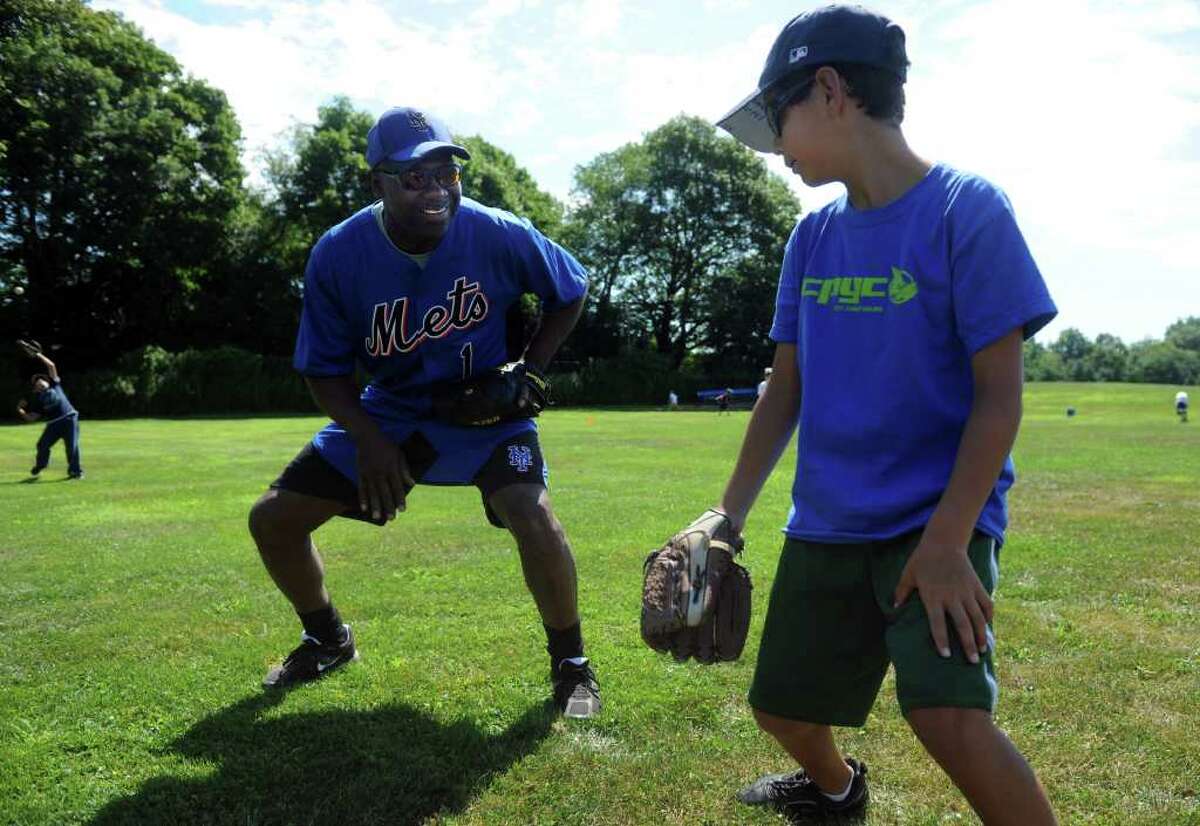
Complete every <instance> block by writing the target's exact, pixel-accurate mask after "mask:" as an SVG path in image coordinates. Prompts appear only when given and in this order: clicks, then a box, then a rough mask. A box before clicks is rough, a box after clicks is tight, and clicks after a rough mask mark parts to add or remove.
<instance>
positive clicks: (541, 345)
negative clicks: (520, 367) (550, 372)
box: [525, 296, 587, 370]
mask: <svg viewBox="0 0 1200 826" xmlns="http://www.w3.org/2000/svg"><path fill="white" fill-rule="evenodd" d="M586 300H587V296H584V297H583V298H580V299H579V300H578V301H576V302H575V303H573V304H568V305H567V306H565V307H563V308H561V309H558V310H555V311H554V312H552V313H546V315H545V316H544V317H543V318H542V324H541V326H540V327H539V328H538V331H537V333H536V334H534V336H533V340H532V341H530V342H529V347H528V348H526V350H525V361H526V363H528V364H532V365H533V366H534V367H536V368H538V369H539V370H545V369H546V367H548V366H549V364H550V360H551V359H553V358H554V354H555V353H557V352H558V348H559V347H561V346H562V343H563V342H564V341H566V340H567V336H569V335H570V334H571V331H572V330H573V329H575V324H576V322H578V321H579V316H580V315H582V314H583V303H584V301H586Z"/></svg>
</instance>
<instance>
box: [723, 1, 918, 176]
mask: <svg viewBox="0 0 1200 826" xmlns="http://www.w3.org/2000/svg"><path fill="white" fill-rule="evenodd" d="M830 63H859V64H863V65H866V66H875V67H877V68H879V69H886V70H887V71H889V72H891V73H892V74H894V75H896V77H898V78H899V79H900V82H901V83H903V82H904V81H905V80H906V79H907V78H908V56H907V54H906V53H905V50H904V30H903V29H901V28H900V27H899V26H898V25H896V24H895V23H893V22H892V21H891V20H889V19H888V18H886V17H884V16H883V15H881V14H875V13H874V12H871V11H868V10H867V9H864V8H863V7H862V6H824V7H822V8H819V9H813V10H812V11H807V12H804V13H803V14H800V15H797V16H796V17H793V18H792V19H791V21H789V22H788V24H787V25H786V26H784V27H783V31H781V32H780V33H779V37H777V38H775V45H773V46H772V47H771V51H770V53H769V54H768V55H767V63H766V65H765V66H763V70H762V74H761V75H760V76H759V78H758V88H757V89H756V90H755V91H754V93H753V94H751V95H750V96H749V97H747V98H746V99H745V100H743V101H742V102H741V103H739V104H738V105H737V106H735V107H733V109H732V110H730V111H729V113H728V114H727V115H725V117H723V118H721V119H720V120H719V121H717V126H719V127H721V128H722V129H724V130H725V131H726V132H728V133H729V134H731V135H733V136H734V137H735V138H737V139H738V140H739V141H741V142H742V143H744V144H746V145H747V146H749V147H750V148H751V149H756V150H758V151H759V152H774V151H775V133H774V132H772V131H771V127H770V125H769V124H768V123H767V112H766V105H765V102H764V100H763V93H764V92H766V91H767V90H768V89H770V88H771V87H772V86H775V85H776V84H778V83H779V82H780V81H782V80H784V79H785V78H787V77H788V76H790V75H792V74H793V73H794V72H796V70H798V69H802V68H804V67H806V66H817V67H820V66H827V65H829V64H830Z"/></svg>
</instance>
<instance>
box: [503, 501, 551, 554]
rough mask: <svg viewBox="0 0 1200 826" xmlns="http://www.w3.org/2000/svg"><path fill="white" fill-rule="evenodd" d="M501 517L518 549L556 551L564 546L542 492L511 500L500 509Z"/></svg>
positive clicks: (548, 503) (548, 504)
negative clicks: (510, 502) (505, 506)
mask: <svg viewBox="0 0 1200 826" xmlns="http://www.w3.org/2000/svg"><path fill="white" fill-rule="evenodd" d="M504 520H505V522H506V524H507V525H508V529H509V531H511V532H512V535H513V536H514V537H515V538H516V540H517V544H518V545H519V546H520V547H521V549H522V552H524V551H525V550H526V549H528V550H532V551H535V552H537V551H541V552H550V551H558V550H560V549H561V548H563V547H565V546H566V535H565V534H564V532H563V529H562V525H561V524H560V523H559V521H558V517H556V516H555V515H554V511H553V509H552V508H551V507H550V502H549V501H548V500H547V499H546V497H545V496H544V495H542V496H538V497H528V498H523V499H521V500H519V501H517V502H514V503H512V504H511V505H510V507H508V508H506V509H505V510H504Z"/></svg>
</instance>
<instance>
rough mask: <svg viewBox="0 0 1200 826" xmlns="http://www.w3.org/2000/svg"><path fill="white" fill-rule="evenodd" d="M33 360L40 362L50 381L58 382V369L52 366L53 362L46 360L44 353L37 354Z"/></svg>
mask: <svg viewBox="0 0 1200 826" xmlns="http://www.w3.org/2000/svg"><path fill="white" fill-rule="evenodd" d="M35 358H37V359H38V360H40V361H41V362H42V364H43V365H45V367H46V372H47V373H49V374H50V378H51V380H52V381H58V369H57V368H56V367H55V366H54V362H52V361H51V360H50V359H48V358H46V354H45V353H37V354H36V355H35Z"/></svg>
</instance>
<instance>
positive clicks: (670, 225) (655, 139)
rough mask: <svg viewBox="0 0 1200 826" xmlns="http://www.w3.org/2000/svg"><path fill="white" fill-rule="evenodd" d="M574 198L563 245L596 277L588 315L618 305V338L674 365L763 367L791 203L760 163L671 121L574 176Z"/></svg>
mask: <svg viewBox="0 0 1200 826" xmlns="http://www.w3.org/2000/svg"><path fill="white" fill-rule="evenodd" d="M576 195H577V197H578V199H579V202H580V203H579V206H578V207H577V208H576V209H574V210H573V211H572V213H571V216H570V219H569V220H570V225H571V226H570V228H569V230H568V232H567V237H568V238H569V239H570V240H571V241H572V242H573V243H574V244H575V245H576V246H577V247H578V249H579V252H580V254H581V255H582V256H583V258H584V259H585V261H586V263H588V265H589V266H590V267H591V269H592V270H593V272H594V273H595V274H596V276H597V283H596V285H595V287H596V288H595V289H594V292H593V307H592V308H591V312H592V313H593V314H594V315H595V316H601V315H602V314H605V313H607V314H609V315H610V316H611V315H613V314H612V308H613V307H617V308H619V313H617V314H616V315H619V320H618V322H617V324H618V327H619V328H621V329H623V333H622V334H621V336H620V337H622V338H624V339H626V340H629V339H633V340H637V339H645V340H647V341H648V342H649V343H651V344H652V345H653V347H654V348H655V349H656V350H658V351H659V352H661V353H664V354H667V355H669V356H670V359H671V362H672V363H673V364H674V365H676V366H678V365H680V364H681V363H682V362H683V361H684V359H685V358H687V357H688V356H689V354H692V353H693V351H698V352H699V353H700V354H701V356H703V355H704V354H705V353H708V354H719V355H720V358H721V359H722V360H723V362H724V365H725V366H726V367H728V366H729V361H728V360H730V359H732V360H734V361H737V362H742V363H745V364H761V363H762V362H763V361H764V359H768V360H769V357H770V345H769V342H768V340H767V330H768V328H769V326H770V319H771V312H772V308H773V300H774V282H775V279H776V277H777V274H778V265H779V261H780V260H781V259H782V255H783V247H784V244H785V243H786V241H787V237H788V233H789V232H790V230H791V228H792V226H793V225H794V223H795V220H796V216H797V215H798V214H799V212H800V205H799V203H798V202H797V200H796V199H795V197H794V196H793V195H792V193H791V192H790V190H789V189H788V187H787V185H786V184H785V183H784V182H783V181H782V180H781V179H779V178H778V177H776V176H774V175H772V174H770V173H769V172H768V170H767V168H766V165H765V164H764V163H763V161H762V159H761V158H759V157H758V156H756V155H755V154H754V153H753V152H751V151H750V150H748V149H746V148H745V147H742V146H741V145H739V144H737V143H736V142H734V141H732V140H729V139H727V138H723V137H720V136H719V135H718V134H717V132H716V130H715V129H714V128H713V127H712V126H711V125H709V124H708V123H707V122H705V121H703V120H700V119H698V118H692V117H686V116H679V117H676V118H674V119H672V120H671V121H668V122H667V123H666V124H664V125H663V126H661V127H659V128H658V129H656V130H654V131H653V132H650V133H649V134H647V135H646V136H645V138H644V139H643V140H642V141H640V142H638V143H631V144H627V145H626V146H623V147H621V148H619V149H617V150H615V151H613V152H610V153H606V154H603V155H601V156H599V157H598V158H597V159H596V160H594V161H593V162H592V163H590V164H588V165H586V166H584V167H582V168H581V169H580V170H579V171H578V173H577V176H576ZM594 320H598V319H594ZM606 320H607V321H608V322H609V323H611V318H610V319H606Z"/></svg>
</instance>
